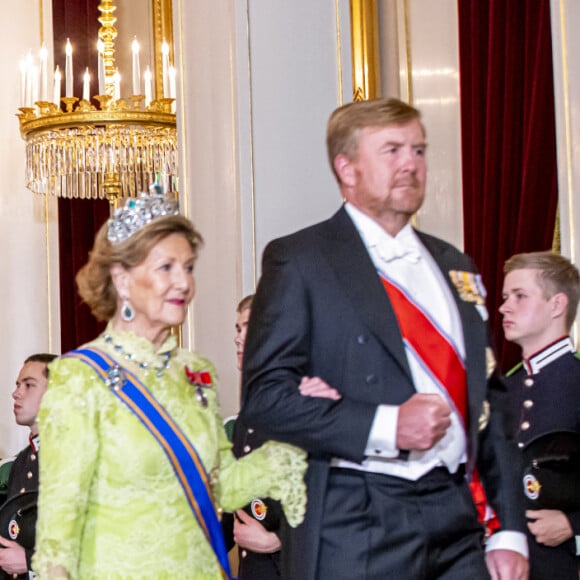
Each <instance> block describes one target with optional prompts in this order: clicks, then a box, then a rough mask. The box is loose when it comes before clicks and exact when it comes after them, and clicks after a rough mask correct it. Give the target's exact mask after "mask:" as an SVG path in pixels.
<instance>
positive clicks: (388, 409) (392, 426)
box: [365, 405, 399, 459]
mask: <svg viewBox="0 0 580 580" xmlns="http://www.w3.org/2000/svg"><path fill="white" fill-rule="evenodd" d="M398 418H399V407H398V406H396V405H379V406H378V407H377V411H376V413H375V418H374V419H373V424H372V426H371V432H370V434H369V438H368V441H367V447H366V449H365V455H366V456H367V457H385V458H388V459H392V458H395V457H398V456H399V450H398V449H397V421H398Z"/></svg>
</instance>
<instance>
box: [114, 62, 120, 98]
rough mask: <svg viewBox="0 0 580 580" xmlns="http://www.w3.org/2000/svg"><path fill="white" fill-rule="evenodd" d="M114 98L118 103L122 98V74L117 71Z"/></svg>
mask: <svg viewBox="0 0 580 580" xmlns="http://www.w3.org/2000/svg"><path fill="white" fill-rule="evenodd" d="M113 98H114V99H115V100H116V101H118V100H119V99H120V98H121V73H119V70H118V69H117V70H116V71H115V74H114V75H113Z"/></svg>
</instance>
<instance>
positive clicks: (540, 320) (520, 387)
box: [499, 252, 580, 580]
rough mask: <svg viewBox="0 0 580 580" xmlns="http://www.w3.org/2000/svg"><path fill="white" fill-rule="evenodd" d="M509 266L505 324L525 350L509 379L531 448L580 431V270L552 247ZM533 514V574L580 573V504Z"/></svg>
mask: <svg viewBox="0 0 580 580" xmlns="http://www.w3.org/2000/svg"><path fill="white" fill-rule="evenodd" d="M504 272H505V274H506V276H505V280H504V285H503V299H504V302H503V304H502V305H501V307H500V309H499V310H500V312H501V313H502V314H503V329H504V333H505V337H506V339H507V340H509V341H511V342H515V343H516V344H518V345H519V346H520V347H521V348H522V358H523V361H522V362H521V363H520V364H519V365H518V366H516V367H515V368H514V369H513V370H512V371H510V372H509V373H508V376H507V377H506V384H507V386H508V389H509V392H510V395H511V401H512V408H513V412H514V416H515V418H516V419H517V423H516V426H515V429H516V433H515V435H516V439H517V442H518V447H519V448H520V449H521V450H522V451H523V452H524V453H525V451H526V446H527V445H528V444H529V443H530V442H532V441H534V440H536V439H537V438H538V437H539V436H541V435H544V434H548V433H553V432H559V431H572V432H577V433H580V360H579V358H578V353H576V352H575V349H574V345H573V343H572V340H571V339H570V336H569V332H570V328H571V327H572V324H573V322H574V318H575V317H576V310H577V307H578V299H579V297H580V277H579V275H578V270H577V269H576V267H575V266H573V265H572V264H571V263H570V262H569V260H567V259H566V258H564V257H562V256H559V255H557V254H553V253H551V252H534V253H528V254H517V255H515V256H512V257H511V258H510V259H509V260H508V261H507V262H506V264H505V268H504ZM536 488H537V489H536ZM522 489H523V490H524V493H526V495H527V497H528V499H534V498H535V496H536V495H539V494H541V493H542V490H541V489H539V488H538V486H537V485H534V481H528V485H527V487H525V486H523V487H522ZM562 501H563V500H562ZM526 516H527V518H528V545H529V549H530V579H531V580H548V579H551V578H558V580H578V565H579V564H580V558H579V555H580V512H578V511H575V512H567V513H564V511H560V510H558V509H541V510H529V509H528V510H527V511H526Z"/></svg>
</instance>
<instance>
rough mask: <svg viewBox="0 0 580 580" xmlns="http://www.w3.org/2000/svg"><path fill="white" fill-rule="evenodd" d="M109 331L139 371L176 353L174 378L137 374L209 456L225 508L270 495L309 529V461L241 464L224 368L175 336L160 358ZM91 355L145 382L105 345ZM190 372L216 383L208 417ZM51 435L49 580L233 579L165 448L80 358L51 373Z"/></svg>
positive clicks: (40, 567) (291, 456)
mask: <svg viewBox="0 0 580 580" xmlns="http://www.w3.org/2000/svg"><path fill="white" fill-rule="evenodd" d="M107 332H108V333H109V334H110V335H111V337H112V338H113V342H114V343H117V344H121V345H122V348H123V350H124V351H125V352H130V353H133V355H134V358H135V360H139V361H145V362H149V363H153V364H155V363H156V362H157V361H159V353H162V352H166V351H168V350H170V349H171V351H172V358H171V362H170V366H169V369H167V370H166V371H165V372H164V374H163V375H162V376H161V377H159V376H157V374H156V372H155V371H153V370H151V371H149V372H146V373H144V372H142V371H141V372H138V373H137V374H139V376H140V378H141V380H142V381H143V382H144V384H145V385H146V386H147V388H148V389H149V390H150V391H151V392H152V393H153V395H154V396H155V397H156V399H157V400H158V401H159V402H160V403H161V404H162V405H163V406H164V407H165V408H166V409H167V410H168V411H169V413H170V414H171V415H172V417H173V418H174V420H175V421H176V423H177V424H178V425H179V427H180V428H181V429H182V431H183V432H184V433H185V434H186V435H187V437H188V438H189V440H190V441H191V442H192V443H193V445H194V446H195V448H196V449H197V452H198V454H199V456H200V458H201V460H202V462H203V464H204V467H205V470H206V472H207V473H208V474H210V476H211V481H212V483H213V485H212V491H213V495H214V500H215V502H216V508H218V509H219V508H222V509H224V510H226V511H232V510H234V509H237V508H239V507H242V506H243V505H245V504H247V503H248V502H249V501H251V499H252V498H253V497H258V496H261V497H266V496H270V497H273V498H275V499H280V500H281V501H282V504H283V506H284V509H285V512H286V516H287V518H288V520H289V522H290V523H291V525H297V524H298V523H299V522H300V521H301V519H302V517H303V514H304V510H305V501H306V499H305V488H304V483H303V475H304V472H305V470H306V461H305V455H304V453H303V452H302V451H299V450H298V449H296V448H293V447H291V446H289V445H284V444H279V443H267V444H266V445H265V446H263V447H261V448H260V449H258V450H256V451H255V452H253V453H251V454H250V455H248V456H246V457H244V458H243V459H240V460H237V461H236V459H235V458H234V456H233V455H232V453H231V450H230V448H231V445H230V443H229V442H228V440H227V438H226V435H225V432H224V429H223V426H222V418H221V416H220V413H219V405H218V401H217V396H216V391H215V377H216V373H215V369H214V368H213V366H212V364H211V363H210V362H209V361H208V360H207V359H205V358H203V357H200V356H198V355H195V354H193V353H191V352H189V351H185V350H183V349H178V348H176V346H175V339H174V338H173V337H170V338H169V339H168V341H166V343H165V344H164V345H163V346H162V347H161V349H159V351H157V352H155V351H154V347H153V345H152V344H151V343H150V342H149V341H147V340H145V339H143V338H139V337H137V336H135V335H134V334H132V333H114V332H113V331H112V329H111V328H109V329H108V330H107ZM90 346H95V347H97V348H99V349H101V350H104V351H106V352H107V353H108V354H110V355H111V356H112V357H113V358H115V359H117V360H119V362H120V364H123V365H124V366H125V367H126V368H128V369H129V370H131V371H133V372H136V368H134V367H135V365H133V363H126V362H121V361H122V357H120V355H119V354H118V353H116V351H115V350H114V348H113V346H112V344H110V343H107V342H106V341H105V340H104V339H103V338H102V337H99V338H98V339H96V340H95V341H93V342H92V343H90ZM186 365H187V366H188V367H189V368H190V369H191V370H194V371H196V370H207V371H209V372H210V373H211V376H212V378H213V380H214V386H213V388H211V389H207V401H208V405H207V407H204V406H203V405H202V404H201V403H200V402H199V401H198V400H197V398H196V395H195V390H194V387H193V386H192V385H191V384H190V383H189V382H188V379H187V377H186V374H185V370H184V367H185V366H186ZM39 424H40V440H41V445H42V460H41V462H40V481H41V485H40V497H39V515H38V524H37V551H36V555H35V557H34V561H33V567H34V569H35V570H36V572H37V574H38V577H39V578H40V579H43V578H50V579H51V580H52V579H55V578H74V579H79V580H91V579H99V580H107V579H111V580H113V579H121V578H127V579H129V578H131V579H140V578H143V579H145V578H151V579H153V578H155V579H157V580H162V579H164V578H179V579H181V580H187V579H192V580H194V579H199V580H201V579H208V580H209V579H216V580H217V579H219V578H221V577H222V576H221V574H220V571H219V568H218V564H217V560H216V557H215V555H214V553H213V550H212V548H211V547H210V545H209V543H208V542H207V540H206V538H205V536H204V534H203V533H202V531H201V529H200V527H199V525H198V524H197V522H196V520H195V518H194V516H193V514H192V512H191V509H190V507H189V505H188V503H187V501H186V498H185V495H184V492H183V489H182V488H181V486H180V484H179V482H178V480H177V478H176V476H175V474H174V472H173V469H172V467H171V465H170V463H169V461H168V460H167V458H166V456H165V453H164V452H163V450H162V448H161V447H160V445H159V443H157V441H156V440H155V439H154V438H153V436H152V435H151V434H150V433H149V432H148V431H147V430H146V428H145V427H144V426H143V425H142V423H141V422H140V421H139V419H137V417H136V416H135V415H133V413H132V412H131V411H130V410H129V409H128V408H127V407H126V406H125V405H124V404H123V403H122V402H121V401H119V400H118V399H117V397H116V396H115V395H114V394H113V393H111V392H110V390H109V388H108V387H107V386H106V384H105V383H104V382H103V381H102V380H101V379H100V378H99V377H98V376H97V374H96V373H95V372H94V371H93V370H92V369H91V368H90V367H89V366H88V365H86V364H85V363H83V362H81V361H79V360H78V359H72V358H68V359H67V358H64V359H58V360H56V361H55V362H54V363H52V364H51V366H50V378H49V386H48V389H47V392H46V394H45V396H44V399H43V402H42V407H41V411H40V414H39Z"/></svg>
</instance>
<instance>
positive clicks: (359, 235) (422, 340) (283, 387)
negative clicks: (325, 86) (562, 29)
mask: <svg viewBox="0 0 580 580" xmlns="http://www.w3.org/2000/svg"><path fill="white" fill-rule="evenodd" d="M327 147H328V154H329V160H330V163H331V166H332V169H333V171H334V173H335V176H336V178H337V180H338V183H339V186H340V190H341V194H342V197H343V198H344V200H345V201H346V203H345V205H344V206H343V207H342V208H341V209H340V210H339V211H338V212H337V213H336V214H335V215H334V216H333V217H331V218H330V219H329V220H327V221H325V222H322V223H320V224H317V225H315V226H313V227H310V228H307V229H305V230H303V231H300V232H298V233H296V234H293V235H290V236H287V237H285V238H281V239H278V240H275V241H274V242H272V243H270V244H269V246H268V247H267V248H266V250H265V252H264V256H263V269H262V277H261V280H260V283H259V285H258V289H257V294H256V297H255V299H254V303H253V308H252V315H251V318H250V325H249V329H248V336H247V339H246V347H245V356H244V369H243V406H242V418H243V420H244V421H245V422H246V423H247V424H249V425H252V426H253V427H255V428H256V429H259V430H260V431H261V432H262V433H263V435H264V436H265V437H269V438H272V439H277V440H281V441H286V442H288V443H292V444H295V445H298V446H300V447H303V448H304V449H306V450H307V451H308V452H309V470H308V473H307V476H306V482H307V485H308V508H307V514H306V518H305V521H304V523H303V524H302V525H301V526H300V527H299V528H298V529H296V530H292V531H289V533H288V535H283V537H282V545H283V550H282V577H283V578H289V579H292V580H294V579H298V578H299V579H300V580H314V579H319V580H327V579H331V578H332V579H333V580H379V579H380V580H383V579H384V578H387V577H392V578H399V579H402V580H404V579H408V580H421V579H427V578H429V579H431V578H439V579H449V580H451V579H453V580H456V579H458V578H471V579H473V580H476V579H480V578H481V579H483V578H489V576H490V572H491V576H492V577H493V578H494V579H495V578H502V579H504V578H509V579H518V580H519V579H521V580H523V579H525V578H526V577H527V559H526V556H527V547H526V542H525V536H524V534H523V533H522V532H523V529H524V525H523V521H522V520H523V517H522V516H523V514H522V510H521V509H520V504H519V501H520V499H521V495H520V494H518V492H519V489H518V487H517V478H516V476H515V465H516V461H515V457H517V448H516V446H515V444H514V443H513V441H511V442H510V441H509V440H508V438H507V437H506V423H507V419H506V413H504V410H505V389H504V387H503V385H502V384H501V382H499V381H498V380H497V378H496V375H495V373H494V368H495V361H494V358H493V353H492V351H491V349H489V347H488V328H487V312H486V310H485V304H484V297H485V290H484V288H483V285H482V284H481V279H480V277H479V275H478V274H477V272H476V270H475V268H474V265H473V263H472V261H471V260H470V259H469V258H468V257H467V256H466V255H464V254H462V253H461V252H459V251H458V250H457V249H455V248H454V247H452V246H450V245H449V244H447V243H445V242H444V241H442V240H439V239H437V238H434V237H432V236H428V235H426V234H423V233H420V232H418V231H416V230H414V229H413V228H412V227H411V225H410V220H411V217H412V215H413V214H414V213H415V212H416V211H417V210H418V209H419V208H420V206H421V204H422V202H423V197H424V192H425V182H426V161H425V152H426V143H425V130H424V127H423V124H422V122H421V120H420V113H419V111H417V110H416V109H414V108H413V107H410V106H408V105H407V104H405V103H403V102H401V101H398V100H396V99H388V100H386V99H385V100H375V101H364V102H357V103H351V104H348V105H345V106H343V107H340V108H339V109H337V110H336V111H335V112H334V113H333V114H332V116H331V118H330V120H329V123H328V130H327ZM303 377H310V378H312V380H313V381H312V382H311V383H309V386H306V387H304V386H302V387H299V385H301V382H302V379H303ZM316 381H318V383H316ZM302 384H303V383H302ZM324 393H326V395H325V394H324ZM305 395H314V396H305ZM475 467H477V469H478V471H479V474H480V477H481V479H482V481H483V484H484V486H485V491H486V493H487V496H488V500H489V501H490V503H491V505H492V506H493V508H494V509H495V510H496V513H497V514H498V516H499V519H500V521H501V524H502V528H501V530H500V531H499V532H498V533H497V534H495V535H494V536H493V537H492V541H490V542H489V543H488V545H487V550H488V551H487V555H486V556H484V552H483V547H482V535H483V530H482V528H481V526H480V525H479V524H478V522H477V514H476V510H475V507H474V504H473V501H472V498H471V495H470V492H469V487H468V482H467V479H466V476H465V475H466V474H467V475H468V476H470V475H471V474H472V473H473V470H474V468H475ZM486 560H487V567H486ZM488 568H489V572H488Z"/></svg>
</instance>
